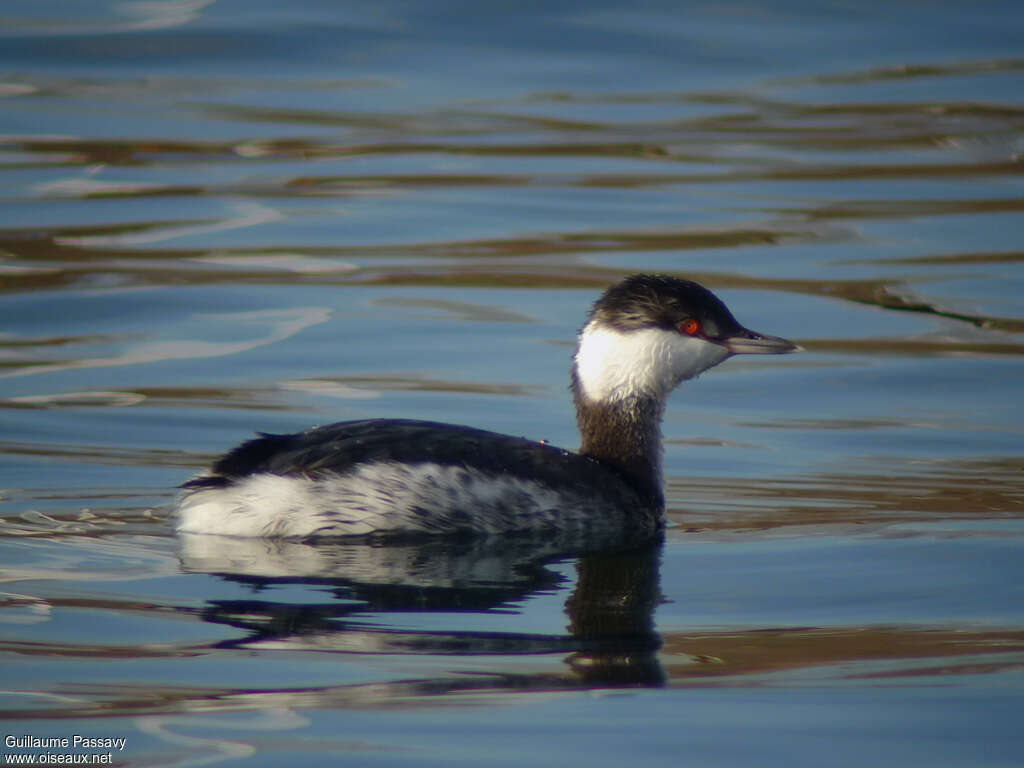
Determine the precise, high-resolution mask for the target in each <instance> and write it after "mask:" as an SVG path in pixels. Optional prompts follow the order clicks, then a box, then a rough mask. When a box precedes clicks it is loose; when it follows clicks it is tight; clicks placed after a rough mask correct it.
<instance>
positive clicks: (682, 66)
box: [0, 0, 1024, 768]
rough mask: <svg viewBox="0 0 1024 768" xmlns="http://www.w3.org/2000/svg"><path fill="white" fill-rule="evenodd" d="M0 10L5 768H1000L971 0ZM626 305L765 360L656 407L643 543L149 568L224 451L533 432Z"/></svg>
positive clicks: (1008, 232) (194, 547) (1018, 362)
mask: <svg viewBox="0 0 1024 768" xmlns="http://www.w3.org/2000/svg"><path fill="white" fill-rule="evenodd" d="M3 15H4V21H3V24H2V25H0V126H2V128H0V132H2V137H0V180H2V187H0V190H2V191H0V194H2V196H3V205H2V206H0V317H2V321H3V322H2V327H0V406H2V410H0V425H2V428H0V488H2V489H3V491H2V499H0V503H2V508H0V573H2V575H3V579H4V584H3V587H2V589H0V591H2V593H3V594H2V595H0V622H2V624H3V628H2V634H0V654H2V656H0V658H2V661H0V664H2V667H0V684H2V685H0V687H2V689H3V691H2V695H0V716H2V717H3V719H4V720H5V721H6V722H5V728H4V735H5V736H7V735H10V736H12V737H13V738H14V739H15V741H14V742H13V743H12V745H8V746H6V747H5V749H6V754H7V755H15V754H41V753H46V752H51V753H61V754H71V753H76V754H84V753H90V754H92V753H95V754H103V755H106V753H107V752H108V751H110V752H111V753H112V754H111V759H112V761H113V762H114V763H117V764H121V765H147V766H149V765H205V764H215V763H218V762H221V761H225V760H229V759H234V760H244V763H238V764H246V765H253V766H256V765H279V764H281V763H282V762H283V761H286V760H295V759H299V760H302V761H305V762H307V763H309V764H313V765H334V764H337V763H339V762H340V763H342V764H358V765H417V766H422V765H444V766H451V765H459V764H465V765H474V766H479V765H487V766H502V765H517V766H518V765H523V764H527V763H529V764H548V765H558V766H566V765H621V764H622V762H623V761H626V760H636V761H642V762H644V763H648V764H665V765H668V764H671V765H680V764H683V765H694V766H704V765H707V766H716V768H717V767H718V766H734V765H735V766H740V765H759V766H763V765H793V764H796V765H814V766H831V765H835V766H847V765H850V766H852V765H879V766H887V765H892V766H905V765H919V764H920V765H936V766H957V767H958V768H959V767H960V766H985V767H986V768H992V767H993V766H1010V765H1017V764H1019V760H1020V754H1021V752H1022V749H1024V738H1022V737H1021V735H1020V732H1019V715H1018V714H1017V713H1019V711H1020V709H1021V706H1022V703H1024V679H1022V676H1021V670H1022V663H1024V588H1022V586H1021V585H1022V584H1024V557H1022V555H1024V539H1022V535H1024V524H1022V521H1024V479H1022V478H1024V475H1022V469H1024V459H1022V455H1024V451H1022V447H1024V446H1022V439H1021V438H1022V433H1024V411H1022V409H1021V408H1020V384H1019V382H1020V380H1021V375H1022V367H1024V339H1022V333H1024V304H1022V301H1021V298H1020V297H1021V296H1022V295H1024V292H1022V288H1024V285H1022V279H1024V274H1022V270H1021V263H1022V261H1024V256H1022V249H1021V241H1020V234H1019V233H1020V231H1021V230H1022V226H1021V223H1022V220H1021V212H1022V210H1024V194H1022V193H1024V187H1022V181H1021V170H1022V168H1024V165H1022V153H1024V103H1022V101H1021V97H1020V94H1021V93H1024V58H1022V57H1021V49H1020V39H1021V31H1022V26H1024V24H1022V22H1024V16H1022V14H1021V12H1020V10H1019V8H1018V7H1017V4H1014V3H1001V2H992V3H986V4H984V5H983V6H974V7H970V8H968V7H966V6H964V7H949V8H937V7H933V6H930V5H926V4H918V3H911V2H904V3H889V4H886V5H885V6H884V8H883V7H871V6H870V5H869V6H863V5H861V6H858V5H850V4H841V3H833V4H824V5H822V4H814V5H811V4H807V5H804V4H801V3H797V2H789V3H785V4H773V5H772V6H771V7H769V6H767V5H765V6H763V7H762V6H758V5H721V4H717V5H716V4H704V5H701V4H690V5H686V6H679V5H677V4H670V3H647V4H643V5H642V6H641V7H638V8H633V7H626V6H625V5H622V4H614V3H590V4H588V5H587V6H585V7H577V6H573V5H572V4H568V3H564V4H563V3H545V4H527V5H524V4H522V3H517V4H496V3H490V4H487V5H486V9H485V10H482V7H481V6H479V5H476V4H468V3H457V2H447V3H431V4H429V6H422V5H419V4H405V3H401V2H397V1H396V2H387V3H381V2H376V3H365V4H361V3H347V4H344V5H343V6H339V5H338V4H336V3H327V2H298V3H296V2H292V3H287V4H281V3H270V2H247V3H240V2H231V1H230V0H229V1H223V0H222V1H221V2H210V1H209V0H205V1H204V0H181V1H180V2H167V3H142V2H137V3H122V4H98V3H96V4H68V3H61V2H33V3H31V4H14V5H11V6H10V7H8V8H5V10H4V14H3ZM641 270H648V271H650V270H662V271H669V272H674V273H677V274H680V275H685V276H688V277H691V278H694V279H697V280H700V281H702V282H704V283H706V284H707V285H708V286H709V287H711V288H713V289H714V290H715V291H716V292H718V293H719V294H720V295H721V296H722V297H723V298H724V299H725V300H726V301H727V302H728V303H729V305H730V306H731V307H732V308H733V310H734V311H735V313H736V314H737V316H738V318H739V319H740V321H741V322H743V323H745V324H747V325H749V326H750V327H752V328H755V329H757V330H761V331H764V332H766V333H772V334H777V335H781V336H785V337H788V338H793V339H796V340H798V341H799V342H800V343H801V344H802V345H803V346H805V347H806V350H807V351H806V352H805V353H804V354H802V355H800V356H788V357H782V358H772V359H766V358H761V359H750V360H748V359H737V360H732V361H730V362H728V363H726V364H725V365H723V366H721V367H719V368H717V369H715V370H714V371H712V372H710V373H709V374H707V375H705V376H704V377H702V378H701V379H700V380H698V381H696V382H691V383H689V384H687V385H685V386H684V387H683V388H681V389H680V391H679V392H678V393H677V394H676V395H675V396H674V397H673V399H672V401H671V404H670V408H669V412H668V414H667V418H666V423H665V434H666V439H667V446H666V470H667V474H668V497H669V507H670V510H669V516H670V518H671V520H672V522H673V523H674V527H672V528H671V529H670V530H669V531H668V533H667V535H666V538H665V542H664V543H663V544H661V545H656V546H648V547H641V548H639V549H635V550H627V551H608V549H607V547H601V546H589V544H593V543H587V542H575V541H551V540H545V541H531V540H530V539H528V538H516V539H513V540H500V541H496V542H489V541H484V542H475V543H468V542H459V543H451V542H427V543H422V544H403V545H401V546H393V547H380V546H368V545H364V544H353V543H335V544H330V545H328V544H324V545H320V546H310V545H305V544H298V543H282V542H276V543H275V542H242V541H239V542H220V541H213V542H211V541H210V540H209V539H204V538H203V537H188V538H177V537H175V535H174V534H173V531H172V525H171V521H170V514H171V513H170V509H171V504H172V502H173V498H174V488H175V486H177V485H178V484H179V483H181V482H182V481H184V480H185V479H187V478H188V477H189V476H190V475H191V474H192V473H193V472H195V471H196V470H197V469H198V468H200V467H202V466H203V465H204V464H205V463H207V462H208V461H210V460H211V459H212V458H213V457H214V456H216V455H217V454H218V453H219V452H221V451H223V450H225V449H227V448H229V447H231V446H232V445H234V444H236V443H238V442H239V441H240V440H242V439H244V438H245V437H247V436H248V435H250V434H252V432H253V431H255V430H263V431H270V432H273V431H291V430H297V429H301V428H304V427H306V426H309V425H311V424H316V423H327V422H330V421H335V420H341V419H347V418H364V417H370V416H383V415H387V416H407V417H416V418H430V419H437V420H443V421H453V422H460V423H467V424H473V425H476V426H482V427H486V428H490V429H495V430H499V431H503V432H511V433H515V434H522V435H528V436H531V437H534V438H538V439H541V438H543V439H548V440H550V441H551V442H553V443H556V444H561V445H566V446H574V445H575V443H576V439H577V438H576V433H575V427H574V423H573V419H572V414H571V405H570V401H569V396H568V392H567V389H566V385H567V368H568V357H569V354H570V352H571V347H572V339H573V335H574V333H575V331H576V329H577V328H578V326H579V324H580V321H581V319H582V317H583V314H584V313H585V311H586V309H587V307H588V306H589V304H590V302H591V301H592V300H593V298H594V296H595V295H596V294H597V292H598V291H599V290H600V289H601V288H602V287H604V286H606V285H607V284H609V283H610V282H612V281H613V280H615V279H616V278H617V277H619V276H620V275H623V274H627V273H630V272H635V271H641ZM75 734H78V735H80V736H86V737H96V738H108V739H109V738H124V739H126V742H125V746H124V749H123V750H121V749H117V748H116V747H106V748H105V747H103V746H96V747H93V748H85V747H75V746H69V747H68V748H53V749H47V748H41V747H40V748H36V747H32V746H31V745H30V744H28V745H26V746H19V745H18V743H17V739H21V738H23V737H25V736H26V735H27V736H29V737H35V738H51V737H52V738H65V737H66V738H68V739H71V738H72V737H73V735H75Z"/></svg>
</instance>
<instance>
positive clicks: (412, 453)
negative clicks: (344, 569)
mask: <svg viewBox="0 0 1024 768" xmlns="http://www.w3.org/2000/svg"><path fill="white" fill-rule="evenodd" d="M391 462H394V463H401V464H410V465H415V464H423V463H433V464H440V465H444V466H450V467H456V468H459V467H462V468H466V469H475V470H480V471H482V472H484V473H487V474H490V475H498V476H506V477H513V478H517V479H523V480H529V481H533V482H538V483H541V484H543V485H547V486H550V487H552V488H555V489H558V490H562V491H568V492H578V493H580V494H581V495H591V496H599V497H603V498H607V499H609V500H611V499H614V498H621V497H622V496H623V495H625V496H627V497H628V496H632V497H633V499H632V501H633V503H634V504H640V505H643V506H647V505H649V504H650V503H651V501H652V500H651V499H649V498H647V494H645V493H643V491H642V490H641V489H639V488H637V487H636V486H635V485H634V484H633V483H632V482H631V480H630V479H629V478H628V477H627V476H626V475H625V474H624V473H622V472H620V471H619V470H618V469H616V468H614V467H612V466H609V465H607V464H605V463H603V462H601V461H599V460H597V459H594V458H591V457H588V456H581V455H580V454H578V453H573V452H572V451H567V450H564V449H562V448H556V447H555V446H552V445H547V444H545V443H538V442H535V441H533V440H527V439H526V438H522V437H513V436H511V435H502V434H499V433H497V432H488V431H486V430H482V429H472V428H470V427H463V426H458V425H455V424H442V423H438V422H431V421H415V420H408V419H367V420H364V421H344V422H339V423H337V424H329V425H326V426H322V427H315V428H313V429H310V430H308V431H306V432H299V433H296V434H290V435H270V434H261V436H260V437H258V438H256V439H254V440H249V441H248V442H245V443H242V444H241V445H240V446H238V447H237V448H235V449H234V450H232V451H230V452H229V453H227V454H225V455H224V456H223V457H222V458H220V459H219V460H218V461H217V462H216V463H215V464H214V465H213V467H212V468H211V470H210V473H209V474H207V475H203V476H200V477H197V478H194V479H192V480H190V481H188V482H187V483H185V484H184V485H183V486H182V487H183V488H188V489H195V490H199V489H202V488H219V487H224V486H227V485H230V484H231V483H232V482H233V481H234V480H238V479H241V478H244V477H247V476H249V475H254V474H275V475H285V476H302V477H308V478H312V479H316V478H322V477H325V476H331V475H342V474H345V473H346V472H348V471H350V470H352V469H353V468H355V467H356V466H358V465H361V464H373V463H391ZM625 500H626V499H624V501H625Z"/></svg>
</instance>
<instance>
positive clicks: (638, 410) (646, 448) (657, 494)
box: [573, 386, 665, 508]
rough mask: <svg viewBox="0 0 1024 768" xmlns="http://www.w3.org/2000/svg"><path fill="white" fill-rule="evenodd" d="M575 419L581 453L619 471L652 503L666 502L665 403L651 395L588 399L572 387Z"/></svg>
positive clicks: (657, 505) (659, 504)
mask: <svg viewBox="0 0 1024 768" xmlns="http://www.w3.org/2000/svg"><path fill="white" fill-rule="evenodd" d="M573 399H574V400H575V402H576V423H577V424H578V425H579V428H580V435H581V436H582V438H583V442H582V443H581V444H580V453H582V454H583V455H584V456H591V457H593V458H595V459H598V460H599V461H601V462H602V463H604V464H607V465H609V466H610V467H612V468H613V469H615V470H617V471H619V472H621V473H622V475H623V477H624V478H625V479H626V481H627V482H629V483H630V485H632V486H633V487H634V488H636V490H637V491H638V492H639V493H640V494H641V496H643V497H644V499H645V500H647V501H649V502H650V504H651V505H652V506H656V507H658V508H662V507H664V505H665V496H664V491H663V490H662V478H661V415H662V411H663V409H664V404H663V403H662V402H661V401H660V400H659V399H657V398H654V397H636V398H630V399H627V400H620V401H616V402H615V403H593V402H587V401H586V400H585V398H584V397H583V395H582V394H581V393H580V391H579V386H574V387H573Z"/></svg>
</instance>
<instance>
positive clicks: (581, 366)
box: [178, 275, 796, 538]
mask: <svg viewBox="0 0 1024 768" xmlns="http://www.w3.org/2000/svg"><path fill="white" fill-rule="evenodd" d="M795 349H796V346H795V345H793V344H791V343H790V342H787V341H785V340H783V339H778V338H776V337H770V336H762V335H760V334H756V333H753V332H751V331H748V330H747V329H745V328H743V327H742V326H741V325H739V323H737V322H736V320H735V319H734V318H733V317H732V314H731V313H730V312H729V310H728V309H727V308H726V307H725V305H724V304H722V302H721V301H720V300H719V299H718V298H717V297H715V296H714V294H712V293H711V292H710V291H708V290H707V289H705V288H703V287H701V286H699V285H697V284H696V283H692V282H689V281H685V280H679V279H676V278H671V277H662V276H649V275H637V276H634V277H631V278H627V279H626V280H624V281H623V282H621V283H619V284H618V285H616V286H613V287H612V288H610V289H609V290H608V291H607V292H605V294H604V295H602V297H601V298H600V299H598V301H597V302H596V303H595V305H594V308H593V310H592V311H591V313H590V316H589V317H588V322H587V324H586V325H585V326H584V328H583V330H582V331H581V333H580V337H579V344H578V346H577V350H576V354H575V357H574V362H573V368H572V391H573V398H574V401H575V405H576V415H577V423H578V425H579V427H580V432H581V434H582V437H583V442H582V446H581V448H580V452H579V453H574V452H571V451H567V450H563V449H561V448H556V447H554V446H550V445H547V444H545V443H541V442H536V441H532V440H527V439H525V438H522V437H513V436H510V435H502V434H498V433H495V432H487V431H483V430H479V429H473V428H470V427H463V426H457V425H451V424H440V423H436V422H428V421H412V420H402V419H371V420H366V421H352V422H341V423H338V424H331V425H328V426H323V427H316V428H314V429H311V430H308V431H306V432H302V433H298V434H292V435H263V436H261V437H258V438H256V439H254V440H250V441H249V442H246V443H243V444H242V445H240V446H239V447H237V448H235V449H234V450H233V451H231V452H229V453H227V454H226V455H225V456H224V457H222V458H221V459H220V460H219V461H217V462H216V463H215V464H214V465H213V467H212V468H211V470H210V471H209V472H208V473H206V474H204V475H200V476H198V477H196V478H194V479H193V480H190V481H189V482H187V483H186V484H185V485H184V486H183V488H184V491H185V493H184V496H183V497H182V500H181V502H180V504H179V523H178V529H179V530H180V531H183V532H189V533H214V534H224V535H236V536H267V537H296V538H309V537H321V536H351V535H368V534H411V535H414V534H436V533H486V534H491V533H503V532H511V531H519V530H532V531H537V530H543V529H557V530H560V531H565V530H567V529H573V530H575V529H578V530H580V531H581V532H593V531H595V530H620V529H621V530H627V529H628V530H631V531H635V530H637V529H646V530H650V531H652V532H653V531H656V530H657V529H658V528H659V527H660V526H661V525H662V524H663V520H664V497H663V491H662V476H661V475H662V472H661V463H662V462H661V431H660V425H661V417H662V413H663V411H664V408H665V403H666V400H667V398H668V396H669V394H670V393H671V392H672V390H673V389H675V387H676V386H677V385H678V384H679V383H680V382H681V381H683V380H684V379H688V378H692V377H694V376H696V375H698V374H699V373H701V372H702V371H704V370H706V369H707V368H710V367H712V366H714V365H717V364H718V363H720V362H722V361H723V360H725V359H726V358H728V357H729V356H731V355H733V354H741V353H760V354H780V353H784V352H791V351H794V350H795Z"/></svg>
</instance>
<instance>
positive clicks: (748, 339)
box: [718, 328, 803, 355]
mask: <svg viewBox="0 0 1024 768" xmlns="http://www.w3.org/2000/svg"><path fill="white" fill-rule="evenodd" d="M718 343H719V344H721V345H722V346H723V347H725V348H726V349H727V350H729V352H730V353H731V354H734V355H786V354H789V353H790V352H800V351H802V350H803V347H801V346H800V345H799V344H794V343H793V342H792V341H787V340H786V339H783V338H780V337H779V336H766V335H764V334H763V333H755V332H754V331H748V330H747V329H746V328H744V329H743V330H742V331H740V332H739V333H736V334H734V335H732V336H729V337H728V338H725V339H720V340H719V341H718Z"/></svg>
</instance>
